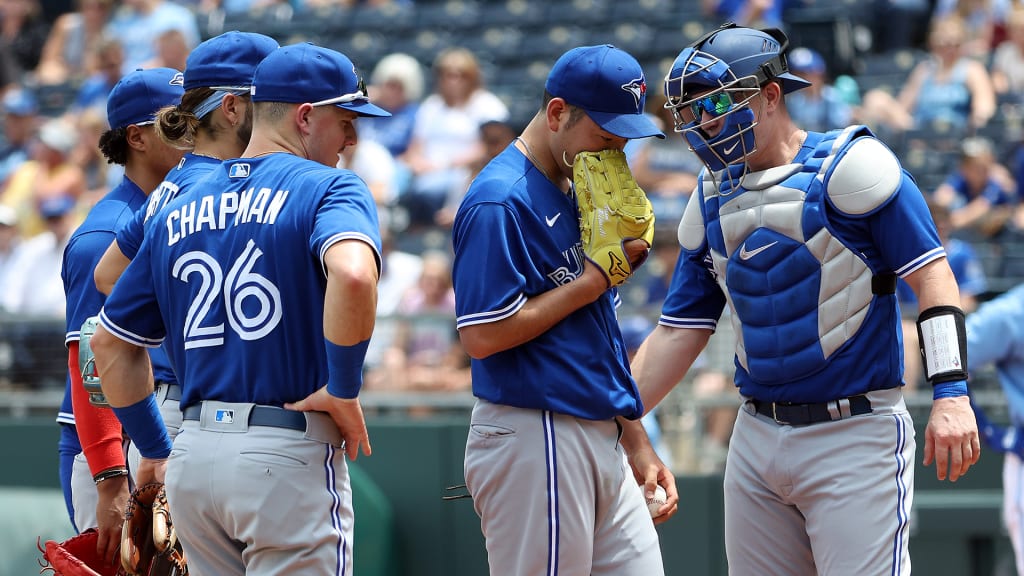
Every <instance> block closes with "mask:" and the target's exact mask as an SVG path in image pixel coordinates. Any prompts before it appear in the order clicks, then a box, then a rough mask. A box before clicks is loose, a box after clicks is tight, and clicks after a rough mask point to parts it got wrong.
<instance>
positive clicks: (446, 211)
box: [435, 120, 519, 227]
mask: <svg viewBox="0 0 1024 576" xmlns="http://www.w3.org/2000/svg"><path fill="white" fill-rule="evenodd" d="M518 133H519V132H518V131H517V130H516V129H515V128H513V127H512V125H511V124H509V123H508V122H505V121H503V120H488V121H487V122H484V123H483V124H481V125H480V142H481V143H482V144H483V154H482V155H481V156H480V157H479V158H477V160H476V161H475V162H473V163H472V164H471V165H470V166H469V175H468V176H467V177H466V187H467V188H468V187H469V183H470V182H471V181H472V180H473V178H476V175H477V174H479V173H480V170H483V167H484V166H486V165H487V163H488V162H490V161H491V160H492V159H494V157H495V156H497V155H498V154H500V153H501V151H502V150H504V149H505V148H507V147H508V145H509V144H511V143H512V141H513V140H515V138H516V134H518ZM461 200H462V198H461V197H449V198H448V201H447V202H446V203H445V205H444V207H443V208H441V210H440V211H439V212H438V213H437V217H436V218H435V221H436V222H437V223H438V224H440V225H441V226H444V227H449V226H451V225H452V222H453V221H454V220H455V212H456V211H457V210H458V209H459V201H461Z"/></svg>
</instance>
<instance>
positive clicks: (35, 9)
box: [0, 0, 50, 77]
mask: <svg viewBox="0 0 1024 576" xmlns="http://www.w3.org/2000/svg"><path fill="white" fill-rule="evenodd" d="M49 33H50V24H49V23H48V22H47V21H46V20H45V19H44V18H43V13H42V8H41V7H40V6H39V1H38V0H0V47H2V48H3V49H5V50H7V51H9V54H10V56H11V57H12V58H13V62H14V65H15V66H16V67H17V74H18V75H19V77H21V76H22V75H24V74H25V73H27V72H32V71H34V70H35V69H36V67H37V66H39V58H40V56H41V55H42V53H43V45H44V44H46V37H47V35H48V34H49Z"/></svg>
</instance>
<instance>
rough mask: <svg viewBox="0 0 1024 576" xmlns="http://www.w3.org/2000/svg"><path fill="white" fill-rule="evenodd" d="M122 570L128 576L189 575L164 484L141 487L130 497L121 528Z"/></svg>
mask: <svg viewBox="0 0 1024 576" xmlns="http://www.w3.org/2000/svg"><path fill="white" fill-rule="evenodd" d="M121 567H122V568H123V569H124V571H125V572H126V573H127V574H128V575H129V576H183V575H185V574H188V567H187V566H186V565H185V554H184V552H183V551H182V549H181V543H180V542H178V539H177V537H176V535H175V533H174V525H173V524H172V523H171V513H170V509H169V508H168V506H167V493H166V492H165V491H164V485H163V484H160V483H156V482H152V483H150V484H146V485H145V486H139V487H138V488H136V489H135V491H134V492H132V495H131V497H130V498H128V507H127V508H126V509H125V513H124V526H123V527H122V528H121Z"/></svg>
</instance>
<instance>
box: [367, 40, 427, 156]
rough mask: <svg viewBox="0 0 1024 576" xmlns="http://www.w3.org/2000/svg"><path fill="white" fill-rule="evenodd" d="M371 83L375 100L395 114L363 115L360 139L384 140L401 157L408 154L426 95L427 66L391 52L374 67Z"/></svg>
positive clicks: (393, 154) (405, 55)
mask: <svg viewBox="0 0 1024 576" xmlns="http://www.w3.org/2000/svg"><path fill="white" fill-rule="evenodd" d="M370 82H371V84H370V86H369V90H370V97H371V99H372V100H373V101H374V103H376V104H377V105H378V106H380V107H381V108H383V109H385V110H387V111H388V112H391V116H390V117H388V118H360V119H359V138H360V140H363V139H369V140H374V141H376V142H380V143H381V144H383V145H384V147H385V148H387V149H388V151H389V152H391V155H392V156H394V157H396V158H397V157H399V156H401V155H402V154H405V151H406V150H407V149H408V148H409V141H410V140H412V129H413V124H414V122H415V120H416V110H418V109H419V107H420V100H421V99H422V98H423V89H424V88H423V85H424V79H423V67H422V66H420V63H419V61H417V60H416V59H415V58H413V57H412V56H409V55H408V54H401V53H395V54H389V55H387V56H385V57H384V58H381V60H380V62H378V63H377V66H376V67H374V69H373V74H371V75H370Z"/></svg>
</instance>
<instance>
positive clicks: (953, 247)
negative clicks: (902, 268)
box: [896, 238, 988, 307]
mask: <svg viewBox="0 0 1024 576" xmlns="http://www.w3.org/2000/svg"><path fill="white" fill-rule="evenodd" d="M944 247H945V248H946V260H948V261H949V268H950V269H951V270H952V271H953V276H954V277H955V278H956V284H957V287H959V288H960V293H961V294H967V295H970V296H977V295H979V294H981V293H982V292H984V291H985V290H988V278H986V277H985V270H984V268H982V266H981V261H980V260H978V255H977V254H976V253H975V252H974V248H971V245H970V244H968V243H967V242H964V241H963V240H958V239H956V238H950V239H949V240H947V241H946V243H945V244H944ZM896 297H897V298H898V299H899V301H900V305H901V306H907V307H911V306H912V307H917V296H916V295H915V294H914V291H913V290H912V289H911V288H910V285H909V284H907V283H906V282H904V281H903V280H900V281H899V284H898V285H897V286H896Z"/></svg>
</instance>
